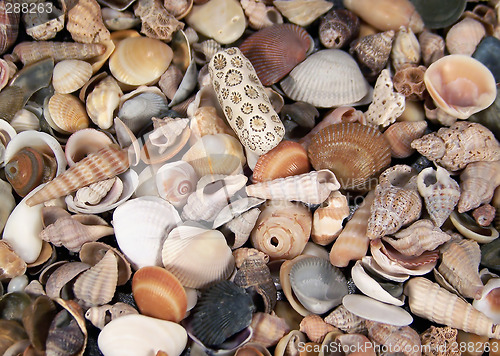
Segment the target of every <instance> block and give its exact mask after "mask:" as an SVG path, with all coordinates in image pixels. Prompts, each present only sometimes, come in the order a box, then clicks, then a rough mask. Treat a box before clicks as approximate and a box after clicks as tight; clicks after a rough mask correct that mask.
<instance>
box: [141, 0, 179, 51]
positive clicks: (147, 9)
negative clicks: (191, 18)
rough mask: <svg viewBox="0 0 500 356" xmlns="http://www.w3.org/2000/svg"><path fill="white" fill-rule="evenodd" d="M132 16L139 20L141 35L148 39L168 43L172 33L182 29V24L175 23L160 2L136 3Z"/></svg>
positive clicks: (155, 0)
mask: <svg viewBox="0 0 500 356" xmlns="http://www.w3.org/2000/svg"><path fill="white" fill-rule="evenodd" d="M134 14H135V16H137V17H139V18H140V19H141V23H142V26H141V33H143V34H144V35H146V36H147V37H148V38H154V39H158V40H165V41H167V42H170V41H172V37H173V34H174V32H176V31H178V30H182V29H183V28H184V23H182V22H179V21H177V19H176V18H175V17H174V16H173V15H172V14H171V12H169V11H168V10H167V9H166V8H165V6H163V2H162V1H160V0H141V1H138V2H137V3H136V5H135V6H134Z"/></svg>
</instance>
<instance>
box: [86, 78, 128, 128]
mask: <svg viewBox="0 0 500 356" xmlns="http://www.w3.org/2000/svg"><path fill="white" fill-rule="evenodd" d="M122 95H123V92H122V90H121V89H120V87H119V86H118V83H117V82H116V80H115V79H114V78H113V77H112V76H106V77H105V78H104V79H102V80H101V81H99V83H98V84H97V85H96V86H95V88H94V90H92V92H91V93H90V94H89V95H88V96H87V100H86V104H85V105H86V108H87V113H88V114H89V117H90V119H91V120H92V122H93V123H94V124H96V125H97V126H99V128H101V129H103V130H107V129H109V128H110V127H111V126H112V125H113V118H114V112H115V110H116V109H118V105H119V104H120V98H121V97H122Z"/></svg>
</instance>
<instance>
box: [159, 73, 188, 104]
mask: <svg viewBox="0 0 500 356" xmlns="http://www.w3.org/2000/svg"><path fill="white" fill-rule="evenodd" d="M183 77H184V74H183V73H182V71H181V70H180V69H179V68H178V67H177V66H169V67H168V69H167V70H166V71H165V73H163V74H162V75H161V77H160V81H159V82H158V86H159V87H160V89H161V91H162V92H163V93H164V94H165V95H166V96H167V98H169V99H170V100H172V98H173V97H174V96H175V93H176V92H177V89H178V88H179V85H180V84H181V82H182V78H183Z"/></svg>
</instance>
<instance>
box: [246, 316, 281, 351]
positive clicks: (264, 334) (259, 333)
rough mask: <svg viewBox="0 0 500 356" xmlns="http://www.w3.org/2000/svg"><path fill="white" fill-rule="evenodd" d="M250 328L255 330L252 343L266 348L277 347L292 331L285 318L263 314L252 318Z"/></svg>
mask: <svg viewBox="0 0 500 356" xmlns="http://www.w3.org/2000/svg"><path fill="white" fill-rule="evenodd" d="M250 327H251V328H252V330H253V334H252V338H251V339H250V341H251V342H255V343H257V344H260V345H263V346H264V347H272V346H275V345H276V344H277V343H278V341H279V340H280V339H281V338H282V337H283V336H284V335H285V334H286V333H287V332H289V331H290V327H289V326H288V324H287V322H286V320H285V319H284V318H280V317H279V316H277V315H273V314H268V313H262V312H257V313H255V314H254V315H253V316H252V322H251V323H250Z"/></svg>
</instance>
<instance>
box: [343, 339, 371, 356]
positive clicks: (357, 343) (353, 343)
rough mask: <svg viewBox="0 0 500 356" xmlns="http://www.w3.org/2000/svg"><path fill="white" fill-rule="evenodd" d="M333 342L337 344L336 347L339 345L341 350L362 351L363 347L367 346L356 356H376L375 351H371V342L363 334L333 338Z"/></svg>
mask: <svg viewBox="0 0 500 356" xmlns="http://www.w3.org/2000/svg"><path fill="white" fill-rule="evenodd" d="M335 342H336V343H337V345H340V346H339V347H342V349H344V348H345V349H350V348H352V349H356V350H363V348H364V347H365V345H367V347H366V349H364V351H361V352H359V353H358V354H360V355H366V356H376V353H375V351H374V350H372V347H373V342H372V341H370V339H368V338H367V337H366V336H365V335H363V334H343V335H337V336H336V337H335Z"/></svg>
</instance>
